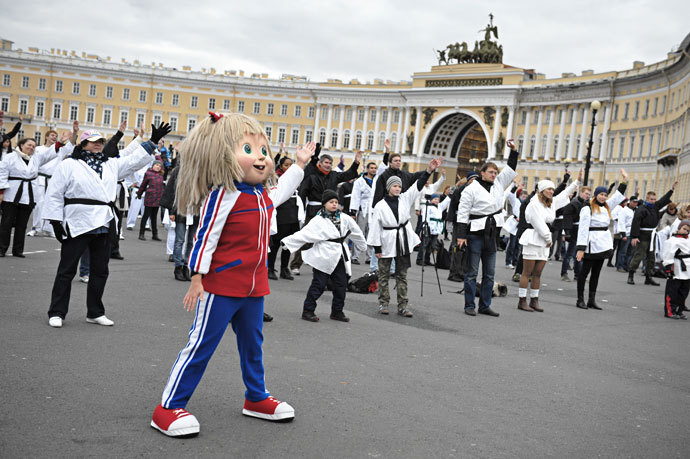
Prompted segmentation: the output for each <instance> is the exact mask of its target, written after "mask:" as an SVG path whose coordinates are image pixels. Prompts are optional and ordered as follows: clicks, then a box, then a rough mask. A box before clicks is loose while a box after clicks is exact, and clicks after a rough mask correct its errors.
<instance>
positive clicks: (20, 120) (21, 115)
mask: <svg viewBox="0 0 690 459" xmlns="http://www.w3.org/2000/svg"><path fill="white" fill-rule="evenodd" d="M22 121H24V114H23V113H20V114H19V122H20V123H21V122H22Z"/></svg>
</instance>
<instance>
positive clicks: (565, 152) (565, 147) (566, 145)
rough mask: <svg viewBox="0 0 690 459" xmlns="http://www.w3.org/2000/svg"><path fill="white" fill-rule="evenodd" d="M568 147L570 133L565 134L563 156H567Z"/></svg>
mask: <svg viewBox="0 0 690 459" xmlns="http://www.w3.org/2000/svg"><path fill="white" fill-rule="evenodd" d="M569 148H570V135H567V136H565V143H564V144H563V156H565V157H566V158H567V157H568V149H569Z"/></svg>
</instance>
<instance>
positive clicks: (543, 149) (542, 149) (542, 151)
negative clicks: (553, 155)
mask: <svg viewBox="0 0 690 459" xmlns="http://www.w3.org/2000/svg"><path fill="white" fill-rule="evenodd" d="M547 137H548V136H547V135H546V134H544V136H543V137H542V138H541V147H539V157H540V158H545V157H546V140H547Z"/></svg>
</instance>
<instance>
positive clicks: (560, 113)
mask: <svg viewBox="0 0 690 459" xmlns="http://www.w3.org/2000/svg"><path fill="white" fill-rule="evenodd" d="M562 120H563V109H562V108H559V109H558V112H557V115H556V123H558V124H560V123H561V121H562Z"/></svg>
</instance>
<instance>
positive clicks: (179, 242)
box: [173, 215, 199, 268]
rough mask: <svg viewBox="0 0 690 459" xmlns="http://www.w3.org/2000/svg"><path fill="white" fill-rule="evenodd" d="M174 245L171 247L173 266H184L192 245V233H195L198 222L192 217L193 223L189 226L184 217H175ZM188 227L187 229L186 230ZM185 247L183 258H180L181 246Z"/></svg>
mask: <svg viewBox="0 0 690 459" xmlns="http://www.w3.org/2000/svg"><path fill="white" fill-rule="evenodd" d="M175 222H176V223H175V246H174V248H173V261H174V262H175V267H176V268H177V267H179V266H184V265H185V264H186V263H187V260H189V254H190V252H191V251H192V245H193V243H194V234H195V233H196V228H197V226H198V225H199V223H198V222H197V221H196V219H194V223H193V224H192V225H191V226H187V224H186V223H185V218H184V217H182V216H180V215H178V216H177V218H175ZM187 228H189V230H187ZM185 236H187V244H185ZM183 246H184V247H185V250H184V258H182V247H183Z"/></svg>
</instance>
